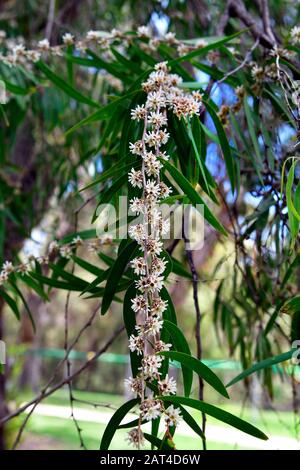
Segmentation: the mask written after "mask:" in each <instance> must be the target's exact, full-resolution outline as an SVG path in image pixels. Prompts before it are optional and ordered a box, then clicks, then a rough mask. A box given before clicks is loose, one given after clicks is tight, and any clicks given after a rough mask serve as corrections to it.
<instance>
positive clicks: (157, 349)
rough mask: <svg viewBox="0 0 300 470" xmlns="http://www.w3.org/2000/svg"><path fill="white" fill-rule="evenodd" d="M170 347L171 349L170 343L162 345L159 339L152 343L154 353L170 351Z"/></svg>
mask: <svg viewBox="0 0 300 470" xmlns="http://www.w3.org/2000/svg"><path fill="white" fill-rule="evenodd" d="M171 347H172V344H171V343H164V342H163V341H162V340H161V339H159V340H158V341H155V343H154V350H155V352H161V351H170V349H171Z"/></svg>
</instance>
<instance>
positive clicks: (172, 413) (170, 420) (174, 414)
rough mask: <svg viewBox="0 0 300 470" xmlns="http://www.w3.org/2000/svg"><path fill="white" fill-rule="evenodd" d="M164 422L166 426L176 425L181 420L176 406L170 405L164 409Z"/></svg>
mask: <svg viewBox="0 0 300 470" xmlns="http://www.w3.org/2000/svg"><path fill="white" fill-rule="evenodd" d="M165 415H166V416H165V422H166V424H167V426H178V424H179V423H180V421H181V414H180V411H179V410H178V408H174V406H173V405H170V406H169V408H167V409H166V410H165Z"/></svg>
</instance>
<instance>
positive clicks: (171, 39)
mask: <svg viewBox="0 0 300 470" xmlns="http://www.w3.org/2000/svg"><path fill="white" fill-rule="evenodd" d="M164 39H165V41H166V42H167V43H168V44H170V45H172V44H176V43H177V39H176V35H175V33H171V32H169V33H167V34H165V37H164Z"/></svg>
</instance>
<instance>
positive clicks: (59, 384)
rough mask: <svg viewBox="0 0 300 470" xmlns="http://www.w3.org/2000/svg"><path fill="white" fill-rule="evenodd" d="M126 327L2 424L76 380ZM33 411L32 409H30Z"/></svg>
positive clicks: (2, 421) (6, 417)
mask: <svg viewBox="0 0 300 470" xmlns="http://www.w3.org/2000/svg"><path fill="white" fill-rule="evenodd" d="M124 329H125V327H124V326H121V327H120V328H118V329H117V330H116V331H115V332H114V333H113V334H112V336H111V337H110V339H109V340H108V341H107V342H106V343H105V345H104V346H103V347H102V348H101V349H99V351H98V352H97V353H96V354H95V356H94V357H92V358H91V359H89V360H88V361H86V362H85V363H84V364H83V365H82V366H81V367H79V369H77V370H76V371H75V372H73V373H72V374H71V375H70V376H69V377H65V378H64V379H63V380H61V381H60V382H59V383H58V384H56V385H54V386H53V387H52V388H51V389H49V390H48V391H42V392H40V394H39V395H38V396H37V397H35V398H33V399H32V400H30V401H29V402H28V403H26V404H25V405H22V406H21V407H20V408H18V409H17V410H16V411H14V412H12V413H10V414H8V415H6V416H4V418H2V419H1V420H0V424H3V423H6V422H7V421H10V420H11V419H13V418H15V417H17V416H19V415H20V414H21V413H23V412H24V411H26V410H27V408H29V407H30V406H32V405H33V406H35V405H36V404H38V403H40V402H41V401H42V400H43V399H45V398H47V397H49V396H50V395H52V394H53V393H54V392H56V391H57V390H60V389H61V388H62V387H63V386H64V385H66V384H68V383H69V381H72V380H74V378H75V377H77V376H78V375H80V374H81V373H82V372H83V371H84V370H85V369H87V368H88V367H90V366H91V365H92V364H93V363H94V362H95V361H96V360H97V359H98V357H100V356H101V355H102V354H104V353H105V352H106V351H107V349H108V348H109V347H110V346H111V345H112V343H113V342H114V341H115V339H116V338H117V337H118V336H119V335H120V333H122V332H123V331H124ZM30 411H31V410H30Z"/></svg>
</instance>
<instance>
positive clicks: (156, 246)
mask: <svg viewBox="0 0 300 470" xmlns="http://www.w3.org/2000/svg"><path fill="white" fill-rule="evenodd" d="M146 247H147V250H148V251H149V253H151V254H152V255H160V254H161V252H162V250H163V242H162V241H160V240H155V239H152V238H149V239H148V240H147V243H146ZM142 249H143V247H142Z"/></svg>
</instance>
